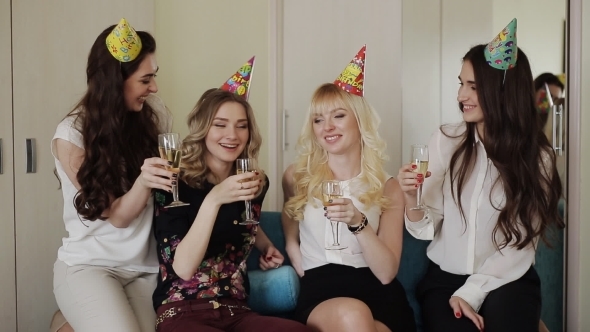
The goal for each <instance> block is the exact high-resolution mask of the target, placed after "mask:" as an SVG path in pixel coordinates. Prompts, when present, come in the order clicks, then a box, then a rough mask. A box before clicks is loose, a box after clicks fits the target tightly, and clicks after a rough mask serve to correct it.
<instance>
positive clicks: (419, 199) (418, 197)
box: [416, 184, 422, 207]
mask: <svg viewBox="0 0 590 332" xmlns="http://www.w3.org/2000/svg"><path fill="white" fill-rule="evenodd" d="M416 204H418V207H421V206H422V184H420V185H419V186H418V190H417V192H416Z"/></svg>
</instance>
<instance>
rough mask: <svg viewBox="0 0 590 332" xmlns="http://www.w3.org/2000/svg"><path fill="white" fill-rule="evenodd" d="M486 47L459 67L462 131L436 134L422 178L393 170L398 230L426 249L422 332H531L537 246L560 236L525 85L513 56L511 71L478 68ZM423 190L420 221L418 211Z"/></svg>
mask: <svg viewBox="0 0 590 332" xmlns="http://www.w3.org/2000/svg"><path fill="white" fill-rule="evenodd" d="M485 49H486V45H485V44H484V45H478V46H475V47H473V48H472V49H471V50H469V52H467V54H466V55H465V57H464V58H463V66H462V69H461V73H460V74H459V84H460V86H459V92H458V96H457V101H458V102H459V107H460V109H461V112H462V113H463V120H464V121H463V122H461V123H459V124H451V125H443V126H441V127H440V130H437V131H436V132H435V133H434V134H433V135H432V138H431V140H430V143H429V149H430V163H429V174H428V176H429V177H428V179H427V180H426V181H424V178H423V177H422V176H420V175H417V173H413V172H412V170H413V169H415V166H414V165H412V164H407V165H404V166H402V167H401V169H400V171H399V174H398V180H399V182H400V184H401V186H402V190H403V191H404V195H405V202H406V228H407V229H408V231H409V232H410V233H411V234H412V235H413V236H414V237H416V238H418V239H423V240H432V242H431V243H430V245H429V247H428V250H427V255H428V258H429V259H430V260H431V264H430V266H429V269H428V272H427V274H426V276H425V277H424V279H423V280H422V282H421V283H420V284H419V286H418V290H417V296H418V299H419V301H420V303H421V305H422V317H423V319H424V324H425V328H426V330H427V331H478V330H480V331H482V330H484V323H485V331H502V332H507V331H519V332H522V331H538V330H539V319H540V313H541V289H540V280H539V277H538V275H537V273H536V271H535V269H534V268H533V263H534V259H535V249H536V246H537V243H538V240H539V238H541V239H543V240H545V239H546V235H547V231H548V230H549V228H551V227H553V226H558V227H563V226H564V224H563V221H562V219H561V218H560V216H559V215H558V209H557V203H558V200H559V198H560V196H561V191H562V188H561V182H560V180H559V177H558V175H557V171H556V168H555V167H554V165H555V154H554V153H553V150H552V149H551V146H550V145H549V142H548V141H547V138H546V137H545V135H544V134H543V132H542V131H541V130H540V126H539V120H538V115H537V112H536V110H535V101H534V91H533V78H532V74H531V69H530V65H529V62H528V59H527V57H526V55H525V54H524V53H523V52H522V51H521V50H520V49H518V61H517V63H516V65H515V66H514V67H513V68H510V69H507V70H499V69H496V68H493V67H492V66H491V65H489V63H488V62H487V61H486V58H485V56H484V50H485ZM420 183H423V197H422V199H423V202H424V203H425V204H426V205H427V206H428V207H429V210H427V212H426V213H425V212H423V211H420V210H410V209H411V208H413V207H415V206H416V188H417V187H418V185H419V184H420Z"/></svg>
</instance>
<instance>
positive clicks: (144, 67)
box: [123, 53, 158, 112]
mask: <svg viewBox="0 0 590 332" xmlns="http://www.w3.org/2000/svg"><path fill="white" fill-rule="evenodd" d="M157 72H158V64H157V63H156V55H155V54H153V53H151V54H148V55H146V56H145V58H144V59H143V61H142V62H141V64H140V65H139V66H138V68H137V70H136V71H135V72H134V73H133V74H132V75H131V76H129V77H128V78H127V80H125V82H124V83H123V96H124V98H125V106H127V108H128V109H129V110H131V111H135V112H139V111H141V110H142V109H143V103H144V102H145V100H146V98H147V97H148V96H149V94H150V93H156V92H158V85H157V84H156V73H157Z"/></svg>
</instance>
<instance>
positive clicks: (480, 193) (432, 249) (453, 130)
mask: <svg viewBox="0 0 590 332" xmlns="http://www.w3.org/2000/svg"><path fill="white" fill-rule="evenodd" d="M443 130H444V131H445V133H446V134H447V135H448V136H451V137H447V136H446V135H444V134H443V133H441V131H440V130H437V131H436V132H435V133H434V134H433V135H432V138H431V139H430V143H429V147H430V149H429V152H430V158H429V164H428V170H429V171H430V172H431V174H432V175H431V176H430V177H429V178H427V179H426V180H425V181H424V185H423V194H422V200H423V202H424V204H425V205H427V206H429V207H430V209H431V213H429V214H428V215H427V216H425V218H424V219H422V220H421V221H417V222H411V221H410V220H409V219H408V218H407V215H406V217H405V224H406V228H407V230H408V232H409V233H410V234H412V235H413V236H414V237H416V238H418V239H422V240H432V242H431V243H430V245H429V246H428V249H427V255H428V258H430V259H431V260H432V261H433V262H434V263H436V264H438V265H440V268H441V269H442V270H443V271H446V272H449V273H453V274H459V275H470V277H469V278H467V281H466V282H465V284H464V285H463V286H462V287H461V288H459V289H458V290H457V291H456V292H455V293H454V294H453V295H454V296H458V297H460V298H462V299H464V300H465V301H466V302H467V303H469V305H470V306H471V307H472V308H473V309H474V310H476V311H478V310H479V308H480V306H481V305H482V303H483V301H484V300H485V298H486V296H487V294H488V293H489V292H491V291H492V290H495V289H497V288H499V287H500V286H503V285H505V284H507V283H509V282H511V281H514V280H517V279H519V278H520V277H522V276H523V275H524V274H525V273H526V271H528V269H529V268H530V267H531V265H532V264H533V263H534V260H535V249H534V248H533V246H532V245H529V246H528V247H526V248H524V249H522V250H517V249H516V248H514V247H511V246H507V247H505V248H503V249H502V250H500V251H498V250H497V249H496V247H495V245H494V242H493V241H492V233H493V230H494V227H495V226H496V223H497V221H498V216H499V214H500V211H499V210H500V209H502V208H503V207H504V205H505V203H506V197H505V193H504V189H503V186H502V184H501V183H497V184H496V185H495V186H494V182H495V180H496V179H497V178H498V176H499V173H498V170H497V169H496V167H495V166H494V164H493V163H492V161H491V160H490V159H488V157H487V154H486V151H485V148H484V146H483V143H482V142H481V140H480V139H479V137H478V135H477V132H476V133H475V143H474V144H475V146H476V149H477V158H476V161H475V165H474V166H473V171H472V172H471V175H470V176H469V178H468V180H467V182H466V183H465V187H464V188H463V192H462V194H461V204H462V206H463V211H464V213H465V219H466V222H464V221H463V220H462V219H461V213H460V211H459V207H458V206H457V204H456V203H455V201H454V199H453V196H452V194H451V179H450V171H449V168H450V160H451V157H452V155H453V152H454V151H455V149H456V148H457V146H458V145H459V144H460V143H461V137H459V138H452V137H455V136H460V135H462V134H463V133H464V132H465V130H466V126H465V124H464V123H460V124H452V125H445V126H444V127H443ZM443 219H444V222H443ZM496 238H497V239H498V243H500V242H501V241H502V239H503V236H502V233H501V232H498V233H497V234H496ZM535 244H536V240H535Z"/></svg>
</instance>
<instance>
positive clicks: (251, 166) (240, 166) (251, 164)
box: [236, 158, 258, 225]
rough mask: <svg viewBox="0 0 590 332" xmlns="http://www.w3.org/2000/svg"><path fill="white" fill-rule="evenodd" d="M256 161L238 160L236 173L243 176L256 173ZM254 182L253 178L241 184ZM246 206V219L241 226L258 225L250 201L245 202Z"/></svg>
mask: <svg viewBox="0 0 590 332" xmlns="http://www.w3.org/2000/svg"><path fill="white" fill-rule="evenodd" d="M257 168H258V167H256V159H254V158H240V159H236V172H237V174H243V173H246V172H256V169H257ZM248 181H252V178H248V179H245V180H242V181H241V182H248ZM245 204H246V219H245V220H244V221H242V222H241V223H240V225H256V224H258V221H257V220H254V218H253V217H252V202H250V200H247V201H245Z"/></svg>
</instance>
